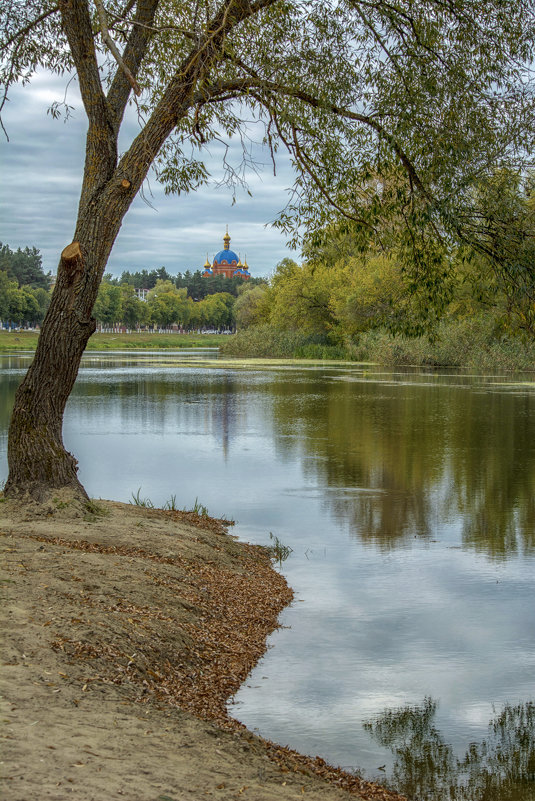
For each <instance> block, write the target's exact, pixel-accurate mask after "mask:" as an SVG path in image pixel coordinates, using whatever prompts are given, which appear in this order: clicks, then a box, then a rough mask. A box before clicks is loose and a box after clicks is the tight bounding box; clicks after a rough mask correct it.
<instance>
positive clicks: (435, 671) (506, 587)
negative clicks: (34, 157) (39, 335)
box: [66, 355, 535, 801]
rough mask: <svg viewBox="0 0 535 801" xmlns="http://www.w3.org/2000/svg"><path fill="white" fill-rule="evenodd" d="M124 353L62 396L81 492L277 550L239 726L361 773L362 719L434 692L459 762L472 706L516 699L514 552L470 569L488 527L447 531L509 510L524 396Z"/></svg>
mask: <svg viewBox="0 0 535 801" xmlns="http://www.w3.org/2000/svg"><path fill="white" fill-rule="evenodd" d="M125 359H126V361H125ZM129 359H130V356H129V355H128V356H123V357H121V360H120V366H119V367H118V368H117V372H116V373H115V372H114V371H113V370H110V371H109V372H108V371H106V374H105V375H99V376H97V372H96V371H98V372H99V373H101V372H102V371H103V370H105V363H106V361H105V359H104V360H103V362H102V364H101V365H100V366H99V364H98V363H96V362H92V364H94V365H95V372H93V368H92V367H91V368H90V367H88V368H87V369H86V370H85V371H83V375H82V380H81V381H80V382H79V384H78V387H77V390H76V391H75V396H74V397H73V398H72V399H71V402H70V406H69V415H68V425H67V432H66V433H67V435H68V438H69V441H68V446H69V447H71V448H72V449H73V450H74V451H75V453H76V454H77V455H79V456H80V460H81V465H82V471H83V474H82V479H83V481H84V482H85V483H86V485H87V486H88V488H89V489H90V491H91V492H92V493H93V494H95V495H97V496H98V495H100V494H101V495H103V496H104V497H110V496H111V497H115V498H120V499H123V500H129V499H130V496H131V493H132V492H133V491H134V492H135V491H136V490H137V488H138V487H139V486H141V487H142V494H143V496H144V497H147V496H148V497H150V498H151V499H152V500H153V501H154V502H155V503H163V502H164V501H165V500H167V499H168V498H169V497H170V495H171V494H177V501H178V503H179V505H189V506H191V505H192V503H193V501H194V499H195V498H196V497H198V498H199V500H200V502H201V503H203V504H204V505H206V506H207V507H208V509H209V511H210V513H217V514H227V515H228V516H229V517H231V516H232V517H234V516H235V517H237V518H238V521H239V524H238V525H237V526H236V528H235V529H233V531H232V533H235V534H238V535H240V536H241V537H242V538H243V539H246V540H250V541H251V540H255V541H257V542H262V543H264V544H269V532H270V531H272V532H273V534H274V535H276V536H278V537H279V539H280V541H281V542H282V543H283V544H285V545H286V544H287V545H289V546H290V547H291V548H293V553H292V554H291V556H290V557H289V559H288V560H286V561H285V562H284V564H283V566H282V572H283V573H284V574H285V575H286V576H287V577H288V581H289V583H290V585H291V586H292V587H294V589H295V590H296V601H295V603H294V605H293V606H292V607H291V608H289V609H287V610H285V611H284V612H283V614H282V615H281V622H282V623H283V624H284V625H289V626H291V629H289V630H285V629H283V630H281V631H279V632H277V633H276V634H275V635H274V637H273V638H272V640H271V643H272V644H273V645H274V647H273V648H271V649H270V650H269V651H268V653H267V656H266V658H265V660H264V661H263V662H262V663H261V665H260V666H259V667H258V669H257V671H255V673H254V674H253V675H252V676H251V677H250V680H249V681H248V684H251V685H253V687H254V686H255V685H260V686H261V689H260V690H258V689H256V690H255V689H251V690H247V689H245V690H242V691H241V692H240V694H239V696H238V697H239V700H240V701H241V702H242V703H241V704H240V705H239V706H238V707H237V709H238V710H239V713H240V716H241V715H243V717H245V719H246V722H247V723H248V724H249V725H251V726H253V727H254V726H255V725H257V726H259V727H260V728H261V729H262V730H263V731H264V733H265V734H266V735H267V736H269V737H274V738H275V739H277V740H279V741H281V742H288V741H290V744H291V745H294V746H296V747H299V748H303V749H304V750H307V751H313V752H315V753H321V754H322V755H324V756H328V757H329V758H330V759H332V760H333V761H334V762H337V763H339V762H340V763H342V764H345V765H355V764H357V763H358V762H360V763H361V764H362V765H365V766H370V770H374V769H375V768H376V767H377V766H378V765H380V764H382V763H383V762H387V761H388V753H387V752H385V751H384V749H382V746H380V745H378V744H377V743H374V742H373V741H372V740H371V738H370V737H369V735H368V734H366V732H364V730H363V729H362V720H363V719H367V718H371V717H374V716H376V715H378V714H380V713H381V712H382V710H383V709H384V708H386V707H402V706H403V705H404V704H406V703H407V702H410V703H412V704H415V705H416V704H418V703H419V702H420V701H421V699H422V697H423V696H424V694H426V693H427V694H428V695H430V696H432V697H433V698H440V708H439V710H438V712H437V715H436V721H437V726H439V728H440V729H441V731H443V732H444V737H445V739H446V740H447V741H448V743H451V744H453V745H454V746H455V748H456V750H457V751H459V750H460V751H462V750H463V748H465V746H466V743H468V742H470V741H478V742H481V740H482V738H483V737H484V735H485V731H486V729H485V728H484V727H485V726H486V724H487V723H488V720H489V718H490V714H491V713H490V712H489V714H488V715H487V717H486V718H485V716H484V712H483V710H484V709H485V707H486V705H488V704H490V702H491V701H495V702H496V703H497V704H500V703H501V702H502V701H504V700H507V697H512V696H513V695H514V697H515V698H523V697H527V696H528V694H529V692H530V691H531V690H532V687H533V683H532V677H533V670H534V668H535V664H534V662H535V653H534V650H533V627H532V619H531V609H532V599H533V588H534V585H533V581H534V578H533V577H534V576H535V571H534V570H533V568H534V566H535V565H534V560H533V557H532V556H530V555H529V554H530V553H532V552H528V551H527V550H526V552H524V553H522V554H521V555H520V556H519V555H515V554H514V551H513V546H514V544H513V543H512V542H511V541H510V540H506V541H505V542H504V544H503V547H504V548H505V549H506V550H505V552H504V556H503V558H500V559H492V558H489V556H492V554H493V549H495V548H497V547H498V546H497V544H496V542H495V541H494V540H493V539H492V536H491V533H490V532H488V533H484V532H483V534H482V535H481V536H480V539H479V540H478V542H477V545H478V547H479V548H480V550H479V551H477V550H476V548H475V546H474V548H473V549H472V546H471V544H470V543H469V544H470V547H467V540H466V539H464V540H463V522H464V521H465V520H466V519H467V518H468V519H470V518H471V515H473V514H474V509H475V505H476V501H477V504H480V503H481V504H483V505H484V506H486V508H487V510H488V514H489V516H490V517H496V516H497V512H498V511H499V510H501V511H502V512H503V514H504V515H505V516H506V517H507V516H508V515H509V516H510V515H511V510H515V511H514V515H515V514H516V515H518V514H519V510H520V509H522V508H526V509H527V508H528V505H527V504H525V502H524V499H525V496H526V493H527V489H529V487H532V486H533V478H534V461H535V459H534V452H533V448H532V445H531V443H532V442H533V441H534V440H535V429H533V426H534V425H535V424H534V422H533V421H534V419H535V417H534V416H533V415H532V414H531V406H530V403H531V400H530V399H528V402H527V404H526V399H525V398H524V399H522V400H521V401H519V399H518V398H517V397H516V396H513V395H509V394H507V393H504V394H503V396H491V394H490V393H488V392H486V393H485V392H482V393H481V394H480V395H477V396H475V394H474V393H473V392H472V391H471V390H469V387H467V386H466V387H463V388H462V391H459V390H458V388H456V387H452V386H436V387H433V388H429V387H419V388H418V387H417V386H416V385H415V384H413V385H412V386H411V387H409V389H407V387H405V386H388V388H386V386H385V385H381V386H379V385H378V384H376V385H375V386H373V385H372V384H371V383H368V384H367V383H361V384H359V385H358V386H357V385H356V384H350V383H344V382H340V381H331V380H330V378H331V377H332V373H329V374H328V376H327V378H325V373H324V372H321V371H318V370H317V369H316V370H314V371H309V372H308V373H307V374H306V375H305V374H304V373H303V372H301V371H300V372H299V373H298V382H297V383H296V384H295V383H294V381H293V378H294V374H293V373H288V372H286V373H284V374H283V373H281V371H277V370H272V371H269V372H268V371H262V370H255V371H253V372H241V371H239V370H230V371H228V372H227V371H226V370H225V373H226V375H227V377H226V378H223V377H222V376H223V375H224V373H222V372H221V371H220V370H216V369H214V368H212V367H209V368H206V369H202V368H200V367H192V366H186V367H181V368H180V369H176V370H175V369H174V368H173V367H170V366H168V365H167V364H166V365H165V366H163V367H161V368H160V367H159V368H158V369H157V370H154V371H153V370H151V368H150V362H149V363H147V362H146V361H145V359H143V360H142V361H141V362H139V361H136V358H135V357H133V358H132V361H131V362H130V361H129ZM166 360H167V357H166V358H165V360H164V361H166ZM158 361H159V362H161V361H162V360H161V359H160V357H158ZM92 375H93V377H94V380H93V379H92ZM114 375H115V378H114ZM118 378H120V380H117V379H118ZM101 379H102V380H101ZM464 380H465V379H464V378H463V381H464ZM375 393H376V394H375ZM474 397H475V399H474ZM225 403H226V404H227V405H226V409H225ZM229 403H230V404H231V405H230V407H229ZM519 403H521V404H522V406H519V405H518V404H519ZM229 408H231V412H232V413H231V414H230V413H227V412H228V410H229ZM225 420H226V424H227V429H226V436H227V442H228V459H227V460H226V461H225V459H224V452H223V448H222V442H223V440H222V435H224V434H225V429H224V425H225ZM489 478H492V479H493V480H494V479H496V480H498V479H500V480H502V483H501V484H499V485H497V484H496V483H493V481H489V480H488V479H489ZM523 493H524V494H523ZM523 504H524V506H523ZM514 515H513V519H514V521H515V525H516V521H517V518H515V517H514ZM348 528H349V532H350V534H351V536H348ZM424 535H426V537H424ZM431 536H432V539H431ZM515 536H516V538H517V539H518V538H519V537H520V533H519V529H518V530H517V531H516V534H515ZM500 553H501V552H500ZM264 675H269V679H267V680H265V679H262V676H264ZM474 710H475V711H474ZM439 801H443V799H442V797H439Z"/></svg>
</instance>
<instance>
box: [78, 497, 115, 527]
mask: <svg viewBox="0 0 535 801" xmlns="http://www.w3.org/2000/svg"><path fill="white" fill-rule="evenodd" d="M84 506H85V514H84V520H85V522H86V523H95V522H96V521H97V520H100V519H101V518H103V517H109V516H110V514H111V513H110V510H109V509H107V508H106V507H105V506H101V505H100V504H99V503H96V501H87V503H86V504H84Z"/></svg>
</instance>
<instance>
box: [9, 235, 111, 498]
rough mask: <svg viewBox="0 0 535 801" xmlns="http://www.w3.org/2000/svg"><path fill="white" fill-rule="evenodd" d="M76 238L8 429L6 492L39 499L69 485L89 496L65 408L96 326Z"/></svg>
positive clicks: (61, 267)
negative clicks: (68, 437)
mask: <svg viewBox="0 0 535 801" xmlns="http://www.w3.org/2000/svg"><path fill="white" fill-rule="evenodd" d="M84 278H85V279H87V273H86V275H85V276H84V259H83V255H82V249H81V247H80V244H79V243H78V242H73V243H72V244H70V245H68V246H67V247H66V248H65V249H64V250H63V253H62V254H61V261H60V264H59V268H58V278H57V282H56V286H55V289H54V293H53V296H52V300H51V303H50V307H49V309H48V312H47V314H46V317H45V320H44V322H43V327H42V331H41V335H40V337H39V341H38V343H37V350H36V353H35V358H34V360H33V362H32V364H31V366H30V369H29V370H28V373H27V374H26V376H25V378H24V380H23V381H22V384H21V385H20V387H19V389H18V391H17V394H16V397H15V405H14V408H13V414H12V416H11V425H10V429H9V443H8V462H9V477H8V480H7V483H6V487H5V494H6V496H24V495H27V494H29V495H30V496H31V497H33V498H35V499H36V500H39V501H43V500H44V499H45V498H46V497H47V495H48V494H50V493H51V492H53V491H54V490H55V489H60V488H62V487H68V488H70V489H72V490H73V492H74V494H75V495H78V496H79V497H81V498H84V499H87V494H86V492H85V490H84V488H83V487H82V485H81V483H80V481H79V480H78V477H77V461H76V459H75V458H74V456H72V454H70V453H68V452H67V451H66V450H65V447H64V445H63V438H62V424H63V412H64V410H65V404H66V403H67V399H68V397H69V394H70V392H71V390H72V388H73V385H74V382H75V380H76V376H77V373H78V368H79V365H80V360H81V358H82V354H83V352H84V349H85V346H86V344H87V341H88V339H89V337H90V336H91V334H92V333H93V332H94V330H95V327H96V324H95V321H94V320H93V319H92V317H91V309H92V307H93V303H94V300H95V297H96V292H97V291H98V281H97V282H91V283H95V288H94V289H93V288H92V287H91V291H90V292H89V293H87V292H84V291H82V288H83V285H85V288H86V289H87V283H88V282H87V280H84Z"/></svg>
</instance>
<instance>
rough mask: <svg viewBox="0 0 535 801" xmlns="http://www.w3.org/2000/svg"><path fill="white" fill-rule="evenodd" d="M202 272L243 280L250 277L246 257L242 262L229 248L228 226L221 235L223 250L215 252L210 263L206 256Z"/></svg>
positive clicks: (204, 274)
mask: <svg viewBox="0 0 535 801" xmlns="http://www.w3.org/2000/svg"><path fill="white" fill-rule="evenodd" d="M202 274H203V276H206V275H222V276H224V277H225V278H234V277H239V278H243V280H244V281H248V280H249V278H250V277H251V273H250V272H249V265H248V264H247V259H245V261H244V262H243V264H242V261H241V259H240V257H239V256H238V255H237V254H236V253H234V251H233V250H231V249H230V236H229V233H228V228H227V232H226V234H225V236H224V237H223V250H220V251H219V253H216V254H215V256H214V261H213V263H212V264H210V262H209V261H208V257H206V264H205V265H204V268H203V273H202Z"/></svg>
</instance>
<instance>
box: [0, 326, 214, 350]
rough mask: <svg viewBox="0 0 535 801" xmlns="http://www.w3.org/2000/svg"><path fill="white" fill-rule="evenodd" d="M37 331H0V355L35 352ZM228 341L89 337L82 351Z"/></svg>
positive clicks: (194, 336) (190, 337)
mask: <svg viewBox="0 0 535 801" xmlns="http://www.w3.org/2000/svg"><path fill="white" fill-rule="evenodd" d="M38 338H39V333H38V332H37V331H0V353H11V352H13V351H17V350H35V348H36V347H37V340H38ZM229 338H230V337H229V336H228V335H225V334H150V333H142V334H98V333H97V334H93V336H92V337H91V338H90V340H89V342H88V343H87V348H86V350H88V351H98V350H179V349H181V348H218V347H219V346H220V345H221V343H222V342H224V341H225V340H227V339H229Z"/></svg>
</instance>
